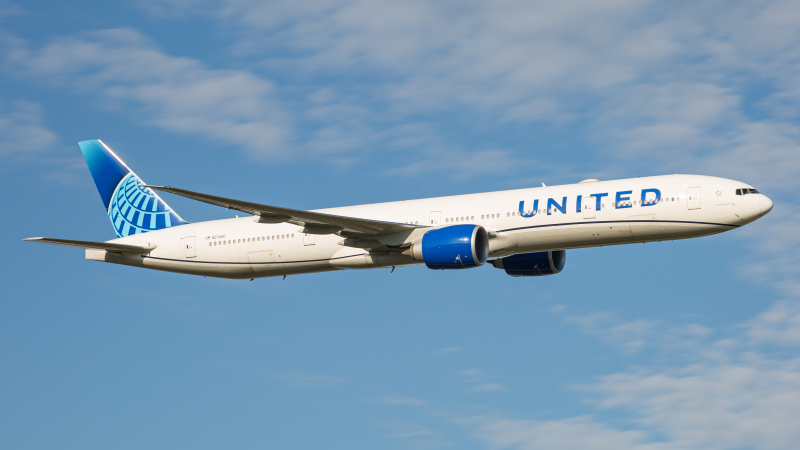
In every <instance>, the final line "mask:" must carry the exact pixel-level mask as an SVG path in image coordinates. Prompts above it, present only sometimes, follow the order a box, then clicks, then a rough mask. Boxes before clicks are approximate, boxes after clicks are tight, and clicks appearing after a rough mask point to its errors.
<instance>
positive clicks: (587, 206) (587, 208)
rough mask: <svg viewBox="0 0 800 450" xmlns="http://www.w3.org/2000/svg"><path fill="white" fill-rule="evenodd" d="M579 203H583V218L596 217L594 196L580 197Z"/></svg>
mask: <svg viewBox="0 0 800 450" xmlns="http://www.w3.org/2000/svg"><path fill="white" fill-rule="evenodd" d="M581 203H582V204H583V205H582V206H583V218H584V219H594V218H596V217H597V212H596V211H595V208H594V207H595V203H597V200H596V199H595V198H594V197H591V196H588V195H587V196H586V197H582V198H581Z"/></svg>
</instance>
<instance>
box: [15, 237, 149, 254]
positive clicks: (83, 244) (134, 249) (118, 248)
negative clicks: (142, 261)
mask: <svg viewBox="0 0 800 450" xmlns="http://www.w3.org/2000/svg"><path fill="white" fill-rule="evenodd" d="M23 241H30V242H41V243H42V244H52V245H61V246H64V247H74V248H84V249H86V248H89V249H97V250H107V251H109V252H125V253H149V252H150V251H151V250H153V249H154V248H156V246H155V245H153V246H148V247H141V246H138V245H127V244H113V243H111V242H94V241H75V240H71V239H55V238H46V237H34V238H28V239H23Z"/></svg>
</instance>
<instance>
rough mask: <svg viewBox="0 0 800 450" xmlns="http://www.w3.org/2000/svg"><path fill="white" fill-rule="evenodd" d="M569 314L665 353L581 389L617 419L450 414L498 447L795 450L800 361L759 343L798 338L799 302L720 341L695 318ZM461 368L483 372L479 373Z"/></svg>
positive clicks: (799, 431) (589, 328)
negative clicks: (670, 320)
mask: <svg viewBox="0 0 800 450" xmlns="http://www.w3.org/2000/svg"><path fill="white" fill-rule="evenodd" d="M570 321H571V322H574V323H578V324H579V325H581V327H582V329H583V330H584V331H586V332H588V333H590V334H592V335H600V336H603V337H605V338H607V339H610V340H612V341H613V340H615V339H617V337H618V336H619V329H620V327H623V328H628V329H632V330H635V331H634V332H633V335H634V337H633V338H631V337H628V338H627V339H638V338H637V337H636V336H639V335H645V336H646V337H647V339H648V345H651V346H653V347H655V348H657V349H658V350H659V352H660V353H661V354H662V356H661V357H660V358H659V359H660V361H661V364H659V366H660V367H655V368H645V367H642V366H636V367H634V368H631V369H629V370H623V371H619V372H617V373H612V374H609V375H606V376H602V377H600V378H599V379H598V380H597V382H594V383H590V384H588V385H585V386H580V387H578V389H579V390H581V391H583V392H586V393H587V394H589V398H587V401H588V403H589V404H591V405H594V406H595V407H596V408H598V411H599V412H610V413H611V416H610V417H613V419H610V420H609V419H601V418H599V417H598V416H599V415H598V414H592V415H583V416H578V417H566V418H562V419H554V420H530V419H518V418H513V417H510V416H509V415H507V414H504V413H502V412H500V411H495V412H493V413H492V414H484V415H474V416H466V417H465V416H463V415H460V414H456V415H455V418H454V419H452V420H453V421H454V422H455V423H458V424H460V425H462V426H464V427H465V428H467V429H468V430H469V432H470V433H471V434H472V435H473V436H474V437H475V438H476V439H478V440H480V441H482V442H484V443H486V444H488V445H489V447H491V448H517V449H548V450H549V449H584V448H598V449H604V448H609V449H611V448H613V449H618V450H628V449H630V450H644V449H648V450H650V449H652V450H656V449H658V450H668V449H699V448H702V449H711V450H715V449H719V450H723V449H740V448H752V449H786V450H789V449H794V448H795V447H796V444H797V442H800V428H798V427H797V417H800V358H796V356H795V355H794V354H791V355H789V356H788V357H780V356H769V355H770V354H769V353H768V352H767V351H764V350H762V349H761V347H760V344H762V343H768V344H775V343H779V344H784V345H793V346H797V345H798V344H800V307H799V306H798V304H796V303H790V302H779V303H777V304H775V305H774V306H773V307H771V308H770V309H769V310H767V311H766V312H764V313H762V314H760V315H758V316H757V317H755V318H754V319H753V320H751V321H748V322H747V323H745V324H744V325H742V326H740V327H734V328H733V329H732V331H733V333H734V334H733V336H731V337H729V338H725V339H716V340H714V339H712V338H713V336H714V335H715V334H717V333H716V332H715V331H714V330H711V329H709V328H707V327H704V326H702V325H699V324H692V323H684V324H664V323H662V322H654V321H650V320H646V319H644V320H643V319H640V320H635V321H632V322H629V323H627V324H626V323H620V322H619V321H618V320H617V319H616V318H615V317H614V316H612V315H609V314H605V313H600V314H591V315H587V316H585V317H581V318H575V319H571V320H570ZM643 323H644V324H647V325H646V326H640V325H641V324H643ZM676 330H677V331H676ZM665 332H666V336H663V337H662V336H661V335H662V334H664V333H665ZM626 335H627V334H626V333H622V336H626ZM622 341H623V342H624V341H625V339H622ZM462 375H463V376H465V377H471V379H476V378H477V377H480V376H482V373H481V372H480V371H477V372H476V371H466V372H465V373H463V374H462Z"/></svg>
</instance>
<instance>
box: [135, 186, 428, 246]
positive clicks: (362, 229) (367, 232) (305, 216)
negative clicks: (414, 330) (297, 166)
mask: <svg viewBox="0 0 800 450" xmlns="http://www.w3.org/2000/svg"><path fill="white" fill-rule="evenodd" d="M143 187H148V188H150V189H155V190H158V191H163V192H169V193H171V194H175V195H180V196H181V197H186V198H191V199H192V200H198V201H201V202H205V203H209V204H212V205H217V206H222V207H224V208H228V209H235V210H237V211H242V212H245V213H248V214H253V215H256V216H260V218H259V221H260V222H265V223H282V222H288V223H292V224H295V225H299V226H302V227H304V228H305V230H304V232H306V233H308V234H338V235H340V236H344V237H361V236H386V235H389V234H394V233H399V232H402V231H411V230H414V229H416V228H421V227H420V226H417V225H409V224H402V223H393V222H382V221H379V220H370V219H358V218H355V217H344V216H336V215H333V214H323V213H318V212H312V211H303V210H299V209H289V208H282V207H280V206H270V205H262V204H260V203H251V202H245V201H242V200H234V199H230V198H224V197H217V196H215V195H208V194H201V193H199V192H192V191H187V190H185V189H178V188H174V187H170V186H143Z"/></svg>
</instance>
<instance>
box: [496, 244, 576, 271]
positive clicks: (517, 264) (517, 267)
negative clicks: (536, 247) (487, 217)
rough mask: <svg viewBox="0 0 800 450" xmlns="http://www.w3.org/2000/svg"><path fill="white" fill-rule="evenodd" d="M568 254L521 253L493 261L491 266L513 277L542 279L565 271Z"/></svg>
mask: <svg viewBox="0 0 800 450" xmlns="http://www.w3.org/2000/svg"><path fill="white" fill-rule="evenodd" d="M566 262H567V252H566V251H564V250H553V251H549V252H536V253H520V254H519V255H513V256H507V257H505V258H501V259H493V260H491V261H489V264H491V265H493V266H495V267H497V268H498V269H503V270H505V271H506V273H507V274H509V275H511V276H512V277H540V276H543V275H553V274H556V273H559V272H561V271H562V270H564V264H565V263H566Z"/></svg>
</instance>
